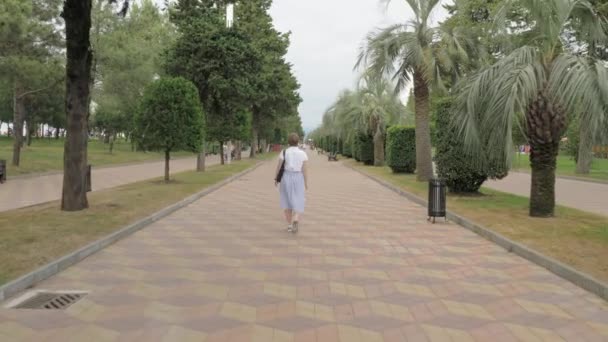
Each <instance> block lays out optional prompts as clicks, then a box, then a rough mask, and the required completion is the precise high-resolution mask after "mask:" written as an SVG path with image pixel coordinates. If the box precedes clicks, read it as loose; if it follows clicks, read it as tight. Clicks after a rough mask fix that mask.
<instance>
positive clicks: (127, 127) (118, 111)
mask: <svg viewBox="0 0 608 342" xmlns="http://www.w3.org/2000/svg"><path fill="white" fill-rule="evenodd" d="M226 5H227V1H220V0H218V1H211V0H179V1H176V2H173V3H171V4H170V5H168V6H169V8H168V9H167V11H166V12H163V11H160V10H159V9H158V8H157V6H156V5H155V4H154V2H153V1H152V0H142V1H138V2H134V1H129V0H122V1H117V0H49V1H47V0H45V1H42V0H33V1H27V2H23V1H19V0H7V1H4V2H3V3H2V4H0V23H2V25H0V70H2V73H0V75H1V76H0V123H2V122H5V123H6V122H8V123H10V124H11V126H12V128H13V130H12V131H13V132H14V139H15V153H14V158H13V159H14V160H13V164H15V165H19V159H20V158H19V155H20V154H19V152H20V149H21V147H22V145H23V142H22V141H23V137H22V136H21V132H22V126H23V124H24V123H25V122H27V125H28V127H30V126H31V127H36V126H37V125H38V124H43V123H44V124H48V125H49V126H52V127H53V128H55V129H56V132H59V130H58V129H59V128H64V129H65V133H66V142H65V157H64V164H65V165H64V187H63V196H62V209H63V210H81V209H84V208H86V207H88V203H87V198H86V192H85V189H86V187H85V184H86V169H87V167H86V166H87V143H88V140H89V136H90V134H91V133H93V132H97V133H99V134H101V135H103V136H104V139H105V141H106V142H108V143H109V146H110V149H111V146H112V142H113V141H114V140H115V139H116V138H117V137H119V136H123V137H127V138H129V139H132V140H133V143H134V147H135V146H139V147H147V148H154V146H152V145H151V144H149V141H147V142H146V143H145V144H144V143H142V141H143V140H142V139H141V138H142V137H141V136H137V132H140V131H141V130H140V129H141V127H137V123H138V122H140V121H138V119H137V118H138V117H141V115H139V114H142V113H141V110H140V109H141V108H144V107H146V106H144V103H145V100H144V92H145V91H144V90H145V89H146V87H148V86H149V87H154V85H151V84H153V82H154V80H155V79H158V78H165V77H168V76H181V77H183V78H185V79H186V80H189V81H191V82H192V83H193V84H194V85H195V86H196V89H197V91H198V96H199V100H200V101H201V103H202V105H201V106H202V108H201V109H202V110H203V111H204V112H205V113H206V120H205V122H204V123H203V125H202V127H200V128H201V130H202V129H203V128H204V132H205V133H206V137H205V139H203V140H205V141H219V142H220V144H221V143H223V142H226V141H229V140H231V141H237V142H239V144H238V145H237V151H240V150H241V148H240V147H241V146H240V145H242V144H243V143H250V144H251V145H252V146H253V148H252V156H253V155H255V153H256V151H257V150H258V148H257V145H258V143H259V142H262V145H264V144H266V142H281V141H283V140H284V139H285V138H286V136H287V134H288V132H290V131H298V132H300V133H301V134H303V132H302V125H301V121H300V118H299V116H298V112H297V107H298V105H299V103H300V101H301V100H300V98H299V95H298V89H299V84H298V82H297V81H296V79H295V77H294V76H293V73H292V70H291V65H289V64H288V63H287V62H286V61H285V54H286V52H287V48H288V46H289V35H288V34H283V33H280V32H278V31H276V30H275V29H274V27H273V24H272V19H271V17H270V15H269V14H268V10H269V8H270V5H271V1H270V0H259V1H258V0H256V1H247V2H243V3H237V4H236V22H237V24H236V25H235V26H234V27H232V28H227V27H226V17H225V14H226V12H225V8H226ZM149 91H152V90H149ZM147 107H148V108H150V106H147ZM205 141H201V142H200V144H201V146H202V147H203V148H204V146H205V144H204V142H205ZM188 149H189V150H190V149H191V148H190V146H188ZM196 150H198V149H196ZM198 166H199V169H203V168H204V150H203V151H202V153H201V158H199V165H198Z"/></svg>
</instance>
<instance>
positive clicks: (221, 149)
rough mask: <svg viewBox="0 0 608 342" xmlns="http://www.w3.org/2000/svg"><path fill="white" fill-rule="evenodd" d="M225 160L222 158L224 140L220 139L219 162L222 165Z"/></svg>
mask: <svg viewBox="0 0 608 342" xmlns="http://www.w3.org/2000/svg"><path fill="white" fill-rule="evenodd" d="M225 162H226V160H225V158H224V142H223V141H220V164H221V165H224V163H225Z"/></svg>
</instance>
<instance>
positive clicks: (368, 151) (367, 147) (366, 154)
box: [357, 133, 374, 165]
mask: <svg viewBox="0 0 608 342" xmlns="http://www.w3.org/2000/svg"><path fill="white" fill-rule="evenodd" d="M357 140H358V141H359V159H361V162H363V163H364V164H365V165H373V164H374V137H372V136H371V135H368V134H363V133H359V134H357Z"/></svg>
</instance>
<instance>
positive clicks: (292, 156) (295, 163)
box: [279, 146, 308, 172]
mask: <svg viewBox="0 0 608 342" xmlns="http://www.w3.org/2000/svg"><path fill="white" fill-rule="evenodd" d="M279 158H280V159H281V160H283V152H281V154H280V155H279ZM285 159H286V160H285V171H291V172H300V171H302V165H304V162H305V161H307V160H308V155H307V154H306V152H304V151H302V150H300V149H299V148H298V147H297V146H295V147H289V148H288V149H286V150H285Z"/></svg>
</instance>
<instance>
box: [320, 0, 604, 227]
mask: <svg viewBox="0 0 608 342" xmlns="http://www.w3.org/2000/svg"><path fill="white" fill-rule="evenodd" d="M407 3H408V5H409V6H410V7H411V9H412V11H413V13H414V18H413V19H412V20H410V21H409V22H407V23H406V24H400V25H395V26H392V27H389V28H386V29H382V30H379V31H375V32H372V33H370V35H369V37H368V38H367V39H366V44H365V46H364V48H363V49H362V51H361V55H360V59H359V63H358V67H361V68H363V69H364V70H365V75H366V76H365V78H368V77H370V75H371V77H373V78H375V79H389V80H390V82H392V83H393V84H394V85H395V86H394V89H395V92H396V93H399V92H400V91H402V90H403V89H404V88H405V87H406V86H408V85H410V84H412V85H413V99H414V102H415V106H414V111H415V132H416V134H415V135H416V142H415V148H416V174H417V177H418V180H420V181H426V180H429V179H430V178H431V177H432V176H433V172H432V154H431V147H432V144H431V141H432V139H431V137H432V134H431V130H432V127H433V126H434V127H435V130H436V133H435V134H433V135H434V137H435V138H436V139H434V140H436V144H435V145H436V147H437V162H438V168H439V175H440V176H443V177H446V178H450V177H451V179H456V180H457V181H459V182H467V183H468V185H467V186H458V184H452V187H451V188H452V190H461V191H476V190H477V189H478V188H479V185H481V183H482V182H483V181H484V180H485V179H486V178H488V177H493V178H494V177H496V178H500V177H503V176H504V175H505V174H506V170H507V169H508V166H509V164H510V162H511V160H512V154H513V151H514V146H513V145H514V143H515V142H516V141H518V140H524V141H525V142H526V143H527V144H529V145H530V146H531V154H530V163H531V167H532V187H531V196H530V215H531V216H538V217H547V216H553V214H554V208H555V169H556V158H557V155H558V151H559V143H560V141H561V139H562V137H563V136H564V134H565V132H566V128H567V126H568V124H569V123H570V122H574V121H575V122H578V125H579V127H580V132H579V133H580V136H581V138H582V139H588V140H587V142H585V143H581V144H580V148H581V151H582V153H585V154H589V153H590V148H591V145H592V144H590V143H589V141H594V140H597V139H599V138H600V137H601V136H602V135H606V134H607V133H608V131H607V130H606V127H607V125H606V122H607V121H608V120H607V115H606V110H607V105H608V93H607V92H606V85H607V84H608V70H607V69H606V67H605V59H606V51H607V50H606V44H607V43H608V37H607V35H606V27H607V26H606V19H605V17H604V15H603V14H602V13H603V12H602V11H605V9H606V8H607V7H606V5H605V4H604V3H605V2H604V1H587V0H547V1H540V2H539V1H533V0H518V1H515V0H496V1H487V0H457V1H455V2H454V3H453V4H451V5H448V6H446V8H447V9H448V11H449V13H450V17H449V18H448V19H447V20H445V21H444V22H443V23H441V24H440V25H438V26H432V25H431V21H430V19H431V15H432V13H433V11H434V10H436V9H437V8H438V7H439V6H440V1H437V0H408V1H407ZM338 102H339V100H338ZM432 113H434V114H435V115H434V117H433V115H431V114H432ZM326 116H327V115H326ZM446 118H447V122H446ZM328 123H331V120H328V121H327V122H326V121H325V120H324V124H323V126H322V127H321V128H320V129H319V130H318V132H317V135H319V136H321V137H320V138H321V139H322V137H323V136H327V135H332V134H333V135H335V132H333V131H331V129H330V127H331V125H328ZM434 123H436V125H433V124H434ZM344 129H346V130H352V131H354V132H356V131H358V130H359V127H357V126H353V125H351V126H347V127H345V128H344ZM520 138H521V139H520ZM583 150H584V151H583ZM580 155H581V153H579V158H580ZM446 156H450V157H447V158H446ZM376 159H377V158H376ZM455 175H459V176H458V177H456V176H455ZM461 185H462V184H461Z"/></svg>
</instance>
